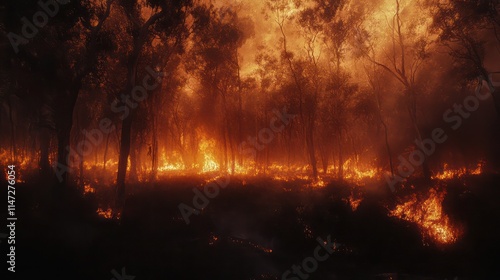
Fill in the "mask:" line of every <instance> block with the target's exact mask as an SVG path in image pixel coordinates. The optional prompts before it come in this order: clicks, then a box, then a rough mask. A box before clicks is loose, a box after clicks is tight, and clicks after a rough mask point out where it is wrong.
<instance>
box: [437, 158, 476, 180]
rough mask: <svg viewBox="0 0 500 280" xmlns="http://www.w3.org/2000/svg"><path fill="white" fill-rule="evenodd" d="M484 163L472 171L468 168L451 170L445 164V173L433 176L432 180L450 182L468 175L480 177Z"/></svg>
mask: <svg viewBox="0 0 500 280" xmlns="http://www.w3.org/2000/svg"><path fill="white" fill-rule="evenodd" d="M483 166H484V161H480V162H479V163H478V164H477V166H476V167H475V168H474V169H472V170H470V169H467V168H458V169H451V168H449V165H448V164H447V163H445V164H444V167H443V171H442V172H439V173H437V174H436V175H434V176H432V179H438V180H450V179H457V178H461V177H463V176H466V175H480V174H482V173H483Z"/></svg>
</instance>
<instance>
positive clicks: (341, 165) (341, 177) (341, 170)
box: [338, 129, 344, 181]
mask: <svg viewBox="0 0 500 280" xmlns="http://www.w3.org/2000/svg"><path fill="white" fill-rule="evenodd" d="M338 146H339V173H338V179H339V180H340V181H342V180H344V155H343V150H342V130H341V129H340V130H339V133H338Z"/></svg>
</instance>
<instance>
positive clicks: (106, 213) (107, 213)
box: [96, 208, 113, 219]
mask: <svg viewBox="0 0 500 280" xmlns="http://www.w3.org/2000/svg"><path fill="white" fill-rule="evenodd" d="M96 213H97V215H99V216H101V217H103V218H105V219H111V218H112V217H113V210H112V209H111V208H108V209H106V210H104V209H102V208H99V209H97V211H96Z"/></svg>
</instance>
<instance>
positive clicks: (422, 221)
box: [389, 189, 459, 244]
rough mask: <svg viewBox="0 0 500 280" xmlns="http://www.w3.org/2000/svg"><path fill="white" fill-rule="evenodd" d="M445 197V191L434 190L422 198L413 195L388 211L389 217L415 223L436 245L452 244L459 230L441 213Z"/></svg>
mask: <svg viewBox="0 0 500 280" xmlns="http://www.w3.org/2000/svg"><path fill="white" fill-rule="evenodd" d="M445 195H446V191H441V192H438V191H436V190H435V189H431V190H430V191H429V193H428V195H427V196H426V197H423V198H422V197H420V198H419V197H417V195H416V194H413V195H412V196H410V198H409V199H408V200H407V201H406V202H403V203H401V204H399V205H398V206H396V208H395V209H394V210H392V211H390V214H389V216H391V217H397V218H400V219H403V220H405V221H409V222H413V223H417V224H418V226H419V227H420V229H421V230H422V231H423V234H424V235H425V236H427V237H430V238H431V239H433V240H434V241H436V242H438V243H441V244H451V243H454V242H455V241H456V240H457V239H458V237H459V230H458V229H457V228H456V227H454V226H453V225H452V223H451V221H450V219H449V217H448V216H447V215H446V214H445V213H444V212H443V208H442V202H443V200H444V197H445Z"/></svg>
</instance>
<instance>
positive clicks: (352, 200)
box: [344, 192, 363, 212]
mask: <svg viewBox="0 0 500 280" xmlns="http://www.w3.org/2000/svg"><path fill="white" fill-rule="evenodd" d="M344 201H345V202H346V203H348V204H349V205H350V206H351V209H352V211H353V212H354V211H356V210H357V209H358V207H359V204H361V201H363V198H361V197H355V196H354V193H353V192H351V195H350V196H349V198H348V199H344Z"/></svg>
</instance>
